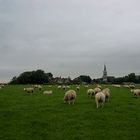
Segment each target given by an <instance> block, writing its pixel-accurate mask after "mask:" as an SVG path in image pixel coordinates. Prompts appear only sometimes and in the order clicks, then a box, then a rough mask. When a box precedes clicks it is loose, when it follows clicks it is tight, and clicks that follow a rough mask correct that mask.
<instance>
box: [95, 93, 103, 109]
mask: <svg viewBox="0 0 140 140" xmlns="http://www.w3.org/2000/svg"><path fill="white" fill-rule="evenodd" d="M95 102H96V106H97V108H98V107H99V106H102V107H103V105H104V103H105V95H104V93H103V92H98V93H97V94H96V95H95Z"/></svg>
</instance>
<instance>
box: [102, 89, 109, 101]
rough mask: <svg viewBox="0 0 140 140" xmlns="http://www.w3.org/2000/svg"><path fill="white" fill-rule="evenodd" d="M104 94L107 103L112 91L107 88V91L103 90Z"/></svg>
mask: <svg viewBox="0 0 140 140" xmlns="http://www.w3.org/2000/svg"><path fill="white" fill-rule="evenodd" d="M102 92H103V93H104V95H105V101H107V100H109V97H110V89H109V88H105V89H103V90H102Z"/></svg>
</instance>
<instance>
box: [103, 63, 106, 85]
mask: <svg viewBox="0 0 140 140" xmlns="http://www.w3.org/2000/svg"><path fill="white" fill-rule="evenodd" d="M103 82H107V70H106V65H105V64H104V71H103Z"/></svg>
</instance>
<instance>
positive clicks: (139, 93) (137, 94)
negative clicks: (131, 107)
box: [131, 89, 140, 97]
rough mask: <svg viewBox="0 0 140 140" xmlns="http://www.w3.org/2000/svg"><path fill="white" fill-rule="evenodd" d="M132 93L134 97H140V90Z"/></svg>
mask: <svg viewBox="0 0 140 140" xmlns="http://www.w3.org/2000/svg"><path fill="white" fill-rule="evenodd" d="M131 92H132V93H133V95H134V96H136V97H140V89H131Z"/></svg>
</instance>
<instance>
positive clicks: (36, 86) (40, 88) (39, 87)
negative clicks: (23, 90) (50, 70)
mask: <svg viewBox="0 0 140 140" xmlns="http://www.w3.org/2000/svg"><path fill="white" fill-rule="evenodd" d="M34 88H38V89H39V90H42V86H41V85H34Z"/></svg>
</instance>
